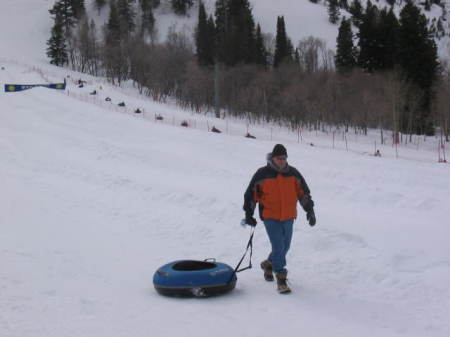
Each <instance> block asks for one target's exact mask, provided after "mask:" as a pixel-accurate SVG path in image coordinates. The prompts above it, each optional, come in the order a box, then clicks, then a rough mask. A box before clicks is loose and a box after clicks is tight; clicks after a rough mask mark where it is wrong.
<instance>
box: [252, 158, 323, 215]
mask: <svg viewBox="0 0 450 337" xmlns="http://www.w3.org/2000/svg"><path fill="white" fill-rule="evenodd" d="M297 201H299V202H300V204H301V205H302V207H303V209H304V210H305V212H308V211H309V210H312V209H313V207H314V202H313V200H312V198H311V194H310V191H309V188H308V185H307V184H306V181H305V179H304V178H303V176H302V175H301V174H300V172H298V171H297V169H296V168H295V167H292V166H289V165H287V166H286V167H285V168H284V169H278V168H277V167H276V166H275V165H274V164H273V163H272V161H271V159H268V163H267V166H264V167H261V168H260V169H258V171H256V173H255V174H254V175H253V177H252V180H251V181H250V184H249V185H248V188H247V190H246V191H245V194H244V211H245V212H246V214H247V215H250V216H253V213H254V210H255V208H256V203H259V216H260V218H261V219H262V220H264V219H275V220H279V221H284V220H289V219H294V218H296V217H297Z"/></svg>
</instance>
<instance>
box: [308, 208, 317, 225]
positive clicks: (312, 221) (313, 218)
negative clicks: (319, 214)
mask: <svg viewBox="0 0 450 337" xmlns="http://www.w3.org/2000/svg"><path fill="white" fill-rule="evenodd" d="M306 219H308V222H309V225H310V226H311V227H314V225H315V224H316V215H315V214H314V209H311V210H310V211H308V212H307V213H306Z"/></svg>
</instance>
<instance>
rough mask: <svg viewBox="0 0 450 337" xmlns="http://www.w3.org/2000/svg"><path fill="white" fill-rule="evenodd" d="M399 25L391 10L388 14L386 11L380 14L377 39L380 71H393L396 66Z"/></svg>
mask: <svg viewBox="0 0 450 337" xmlns="http://www.w3.org/2000/svg"><path fill="white" fill-rule="evenodd" d="M398 35H399V23H398V20H397V17H396V16H395V14H394V11H393V9H392V8H391V9H390V10H389V12H387V11H386V9H384V10H382V11H381V13H380V27H379V37H380V41H381V48H382V51H381V52H380V53H381V69H382V70H389V69H394V67H395V65H396V64H397V55H398V49H399V44H398V43H399V41H398V38H399V37H398Z"/></svg>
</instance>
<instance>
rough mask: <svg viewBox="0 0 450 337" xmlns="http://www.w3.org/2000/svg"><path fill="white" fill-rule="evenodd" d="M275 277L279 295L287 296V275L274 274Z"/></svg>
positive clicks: (288, 291) (289, 289)
mask: <svg viewBox="0 0 450 337" xmlns="http://www.w3.org/2000/svg"><path fill="white" fill-rule="evenodd" d="M275 276H276V277H277V290H278V292H279V293H280V294H288V293H290V292H291V288H289V286H288V285H287V283H286V278H287V274H278V273H275Z"/></svg>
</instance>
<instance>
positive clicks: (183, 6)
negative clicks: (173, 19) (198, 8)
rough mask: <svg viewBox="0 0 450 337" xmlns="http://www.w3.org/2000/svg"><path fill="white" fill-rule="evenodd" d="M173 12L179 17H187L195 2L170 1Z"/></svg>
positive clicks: (184, 0) (188, 0) (187, 0)
mask: <svg viewBox="0 0 450 337" xmlns="http://www.w3.org/2000/svg"><path fill="white" fill-rule="evenodd" d="M170 2H171V4H172V9H173V11H174V12H175V13H176V14H178V15H186V13H187V11H188V9H189V8H191V7H192V5H193V4H194V1H193V0H170Z"/></svg>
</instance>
